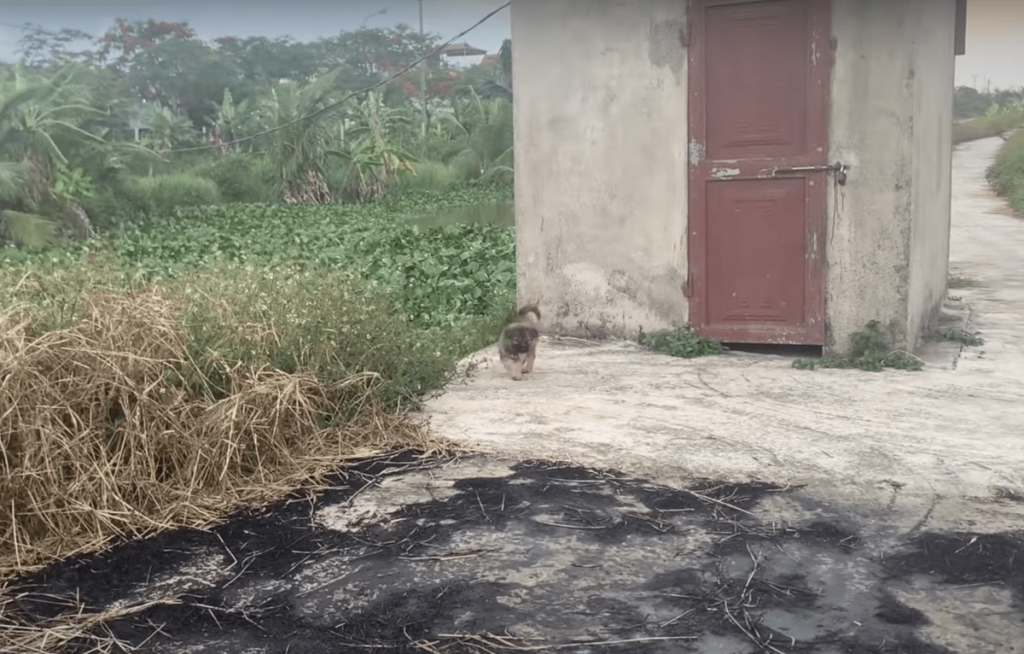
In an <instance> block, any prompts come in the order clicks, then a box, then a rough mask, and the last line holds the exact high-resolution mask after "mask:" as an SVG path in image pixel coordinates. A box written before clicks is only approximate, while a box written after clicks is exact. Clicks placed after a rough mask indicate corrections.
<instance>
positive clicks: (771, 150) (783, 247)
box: [689, 0, 831, 344]
mask: <svg viewBox="0 0 1024 654" xmlns="http://www.w3.org/2000/svg"><path fill="white" fill-rule="evenodd" d="M690 17H691V18H690V20H691V41H690V138H691V143H690V179H689V181H690V213H689V225H690V230H689V231H690V235H689V248H690V249H689V252H690V271H689V274H690V286H689V289H690V317H691V320H690V321H691V324H692V325H693V327H694V328H695V329H697V330H698V331H699V332H700V333H702V334H705V335H707V336H710V337H713V338H719V339H722V340H726V341H733V342H748V343H804V344H824V339H825V325H824V261H823V254H824V253H823V248H822V247H819V246H822V245H823V244H824V240H823V235H824V225H825V200H826V193H825V189H826V186H825V185H826V183H827V179H826V176H827V173H826V172H825V170H824V166H825V164H826V157H827V147H826V145H827V120H826V111H827V99H828V95H827V93H828V91H827V89H828V84H827V82H828V76H829V74H830V66H831V63H830V61H831V57H830V56H827V53H829V52H830V50H829V43H830V28H829V22H828V21H829V4H828V0H692V1H691V14H690ZM808 167H810V168H815V167H819V168H820V169H819V170H809V171H808V170H803V171H791V170H789V169H793V168H808ZM787 171H788V172H787Z"/></svg>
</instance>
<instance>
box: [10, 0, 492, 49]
mask: <svg viewBox="0 0 1024 654" xmlns="http://www.w3.org/2000/svg"><path fill="white" fill-rule="evenodd" d="M503 4H505V0H423V28H424V30H425V31H427V32H432V33H434V34H438V35H440V36H441V38H442V40H443V41H447V40H448V39H449V38H451V37H453V36H455V35H456V34H458V33H459V32H461V31H463V30H464V29H466V28H468V27H469V26H470V25H472V24H473V23H475V22H477V21H478V20H480V19H481V18H483V17H484V16H486V15H487V14H488V13H490V12H491V11H492V10H494V9H497V8H498V7H500V6H501V5H503ZM382 9H384V10H386V11H385V13H382V14H378V13H376V12H378V11H380V10H382ZM115 18H126V19H128V20H146V19H150V18H152V19H155V20H166V21H171V22H183V21H184V22H188V24H189V26H190V27H192V29H193V30H195V32H196V34H197V35H198V36H199V37H200V38H201V39H203V40H206V41H211V40H213V39H214V38H217V37H219V36H240V37H245V36H266V37H270V38H275V37H279V36H291V37H293V38H294V39H296V40H298V41H313V40H316V39H317V38H319V37H322V36H336V35H337V34H338V33H340V32H342V31H351V30H356V29H359V27H360V26H362V25H364V24H365V26H366V27H393V26H394V25H396V24H398V23H405V24H406V25H409V26H410V27H412V28H413V29H418V28H419V2H418V1H417V0H212V1H209V0H207V1H205V2H200V1H196V0H184V1H180V0H179V1H178V2H169V1H166V0H165V1H163V2H161V1H159V0H77V1H76V0H0V61H7V62H10V61H15V60H17V59H18V54H17V48H18V41H19V40H20V39H21V36H22V31H21V30H20V29H19V27H20V26H21V25H23V24H24V23H33V24H36V25H42V26H43V27H44V28H47V29H52V30H59V29H63V28H65V27H70V28H74V29H77V30H81V31H83V32H88V33H90V34H94V35H96V36H99V35H102V34H103V33H104V32H105V31H106V30H107V29H108V28H109V27H110V26H111V25H113V23H114V19H115ZM510 35H511V29H510V23H509V13H508V9H504V10H502V11H500V12H499V13H498V14H496V15H495V16H494V17H492V18H491V19H490V20H488V21H487V22H486V23H484V24H483V25H481V26H480V27H478V28H476V29H475V30H473V31H472V32H470V33H469V34H468V35H466V37H465V38H464V39H459V40H460V41H463V40H465V41H467V42H468V43H469V44H470V45H472V46H474V47H477V48H481V49H484V50H487V51H488V52H497V51H498V48H500V47H501V42H502V41H503V40H504V39H507V38H509V37H510Z"/></svg>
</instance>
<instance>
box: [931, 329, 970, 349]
mask: <svg viewBox="0 0 1024 654" xmlns="http://www.w3.org/2000/svg"><path fill="white" fill-rule="evenodd" d="M924 339H925V340H926V341H949V342H951V343H960V344H961V345H968V346H977V345H984V344H985V341H984V340H982V339H981V338H980V337H978V336H977V335H975V334H972V333H970V332H968V331H964V330H963V329H949V330H945V331H936V332H931V333H929V334H925V337H924Z"/></svg>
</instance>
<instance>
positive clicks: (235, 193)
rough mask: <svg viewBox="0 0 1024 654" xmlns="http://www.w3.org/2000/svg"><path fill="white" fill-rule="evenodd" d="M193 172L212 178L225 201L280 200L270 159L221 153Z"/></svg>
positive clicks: (259, 201)
mask: <svg viewBox="0 0 1024 654" xmlns="http://www.w3.org/2000/svg"><path fill="white" fill-rule="evenodd" d="M194 173H195V174H196V175H198V176H200V177H203V178H205V179H210V180H213V183H214V184H216V185H217V190H218V191H219V192H220V197H221V199H222V200H223V201H224V202H239V203H268V204H269V203H273V202H277V201H279V200H280V197H279V194H278V188H277V180H276V179H274V170H273V167H272V166H271V164H270V162H269V161H268V160H266V159H264V158H261V157H255V156H252V155H246V154H227V155H221V156H218V157H217V158H215V159H213V160H212V161H209V162H207V163H205V164H202V165H200V166H198V167H197V168H196V169H195V170H194Z"/></svg>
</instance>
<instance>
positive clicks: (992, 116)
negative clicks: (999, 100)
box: [953, 103, 1024, 145]
mask: <svg viewBox="0 0 1024 654" xmlns="http://www.w3.org/2000/svg"><path fill="white" fill-rule="evenodd" d="M1021 125H1024V106H1020V105H1019V103H1018V104H1014V105H1006V106H1004V107H998V106H994V111H992V112H990V113H987V114H985V115H983V116H978V117H977V118H972V119H971V120H969V121H967V122H963V123H954V124H953V145H956V144H957V143H965V142H967V141H976V140H978V139H984V138H989V137H992V136H999V135H1000V134H1003V133H1005V132H1008V131H1010V130H1012V129H1016V128H1018V127H1020V126H1021Z"/></svg>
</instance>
